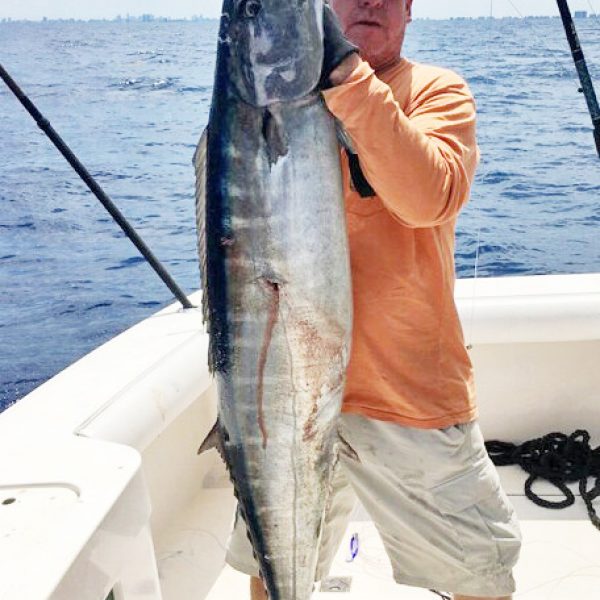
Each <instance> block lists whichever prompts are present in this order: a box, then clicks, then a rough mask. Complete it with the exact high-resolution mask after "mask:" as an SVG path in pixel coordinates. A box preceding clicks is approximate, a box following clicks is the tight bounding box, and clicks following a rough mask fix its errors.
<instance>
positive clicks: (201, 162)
mask: <svg viewBox="0 0 600 600" xmlns="http://www.w3.org/2000/svg"><path fill="white" fill-rule="evenodd" d="M207 146H208V127H206V128H205V129H204V131H203V132H202V136H201V137H200V141H199V142H198V146H197V148H196V152H194V159H193V163H194V169H195V171H196V232H197V241H198V256H199V258H200V275H201V277H202V316H203V318H204V323H208V292H207V276H206V157H207Z"/></svg>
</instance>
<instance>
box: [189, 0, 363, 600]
mask: <svg viewBox="0 0 600 600" xmlns="http://www.w3.org/2000/svg"><path fill="white" fill-rule="evenodd" d="M322 13H323V2H322V0H225V3H224V6H223V14H222V18H221V25H220V31H219V40H218V55H217V67H216V77H215V87H214V95H213V101H212V107H211V112H210V119H209V124H208V128H207V131H205V133H204V135H203V137H202V139H201V140H200V144H199V146H198V149H197V151H196V154H195V157H194V163H195V167H196V174H197V190H196V191H197V220H198V232H199V250H200V258H201V267H202V272H203V276H204V300H205V306H204V308H205V316H206V319H207V322H208V330H209V334H210V351H209V362H210V367H211V369H212V371H213V373H214V374H215V376H216V380H217V385H218V392H219V406H218V413H219V418H218V421H217V424H216V425H215V428H214V429H213V432H212V434H211V436H209V439H207V440H206V441H205V443H204V444H203V445H202V447H201V449H200V451H202V450H203V449H206V448H208V447H210V446H211V445H216V446H217V447H218V449H219V450H220V452H221V454H222V456H223V458H224V460H225V462H226V463H227V465H228V468H229V472H230V474H231V478H232V480H233V483H234V487H235V491H236V495H237V497H238V500H239V506H240V511H241V514H242V516H243V517H244V520H245V522H246V525H247V529H248V535H249V537H250V540H251V542H252V545H253V548H254V551H255V555H256V557H257V560H258V562H259V565H260V570H261V575H262V578H263V581H264V583H265V585H266V587H267V590H268V593H269V596H270V598H271V600H306V599H308V598H309V597H310V595H311V591H312V587H313V578H314V574H315V566H316V560H317V548H318V545H319V539H320V534H321V526H322V520H323V513H324V506H325V503H326V501H327V496H328V488H329V482H330V473H331V468H332V465H333V463H334V460H335V457H334V453H335V444H336V442H337V429H336V422H337V419H338V415H339V411H340V405H341V400H342V391H343V386H344V377H345V369H346V364H347V359H348V354H349V345H350V337H351V321H352V306H351V288H350V270H349V259H348V246H347V239H346V227H345V216H344V207H343V196H342V184H341V175H340V162H339V150H338V145H337V142H336V133H335V126H334V122H333V119H332V117H331V115H330V114H329V113H328V112H327V110H326V108H325V106H324V104H323V101H322V99H321V97H320V94H319V93H318V91H315V88H316V87H317V83H318V81H319V78H320V74H321V66H322V60H323V40H322V37H323V30H322Z"/></svg>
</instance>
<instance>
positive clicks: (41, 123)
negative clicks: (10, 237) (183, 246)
mask: <svg viewBox="0 0 600 600" xmlns="http://www.w3.org/2000/svg"><path fill="white" fill-rule="evenodd" d="M0 77H1V78H2V79H3V80H4V83H6V85H7V86H8V87H9V89H10V91H11V92H12V93H13V94H14V95H15V96H16V97H17V99H18V100H19V102H21V104H22V105H23V106H24V107H25V110H27V112H28V113H29V114H30V115H31V116H32V117H33V119H34V120H35V122H36V123H37V124H38V127H39V128H40V129H41V130H42V131H43V132H44V133H45V134H46V135H47V136H48V137H49V138H50V141H51V142H52V143H53V144H54V145H55V146H56V148H57V149H58V151H59V152H60V153H61V154H62V155H63V156H64V157H65V158H66V159H67V161H68V163H69V164H70V165H71V166H72V167H73V169H75V171H76V172H77V174H78V175H79V177H81V179H82V180H83V181H84V183H85V184H86V185H87V186H88V188H89V189H90V191H91V192H92V193H93V194H94V196H96V198H98V200H100V202H101V203H102V204H103V206H104V208H106V210H107V211H108V212H109V213H110V214H111V216H112V217H113V219H114V220H115V221H116V222H117V223H118V224H119V226H120V227H121V229H122V230H123V232H124V233H125V235H126V236H127V237H128V238H129V239H130V240H131V241H132V242H133V243H134V244H135V246H136V248H137V249H138V250H139V251H140V252H141V253H142V256H143V257H144V258H145V259H146V260H147V261H148V262H149V263H150V266H151V267H152V268H153V269H154V271H156V273H157V274H158V276H159V277H160V278H161V279H162V280H163V282H164V283H165V285H166V286H167V287H168V288H169V289H170V290H171V292H173V294H174V295H175V297H176V298H177V300H179V302H181V304H182V305H183V307H184V308H195V307H194V306H193V304H191V302H190V301H189V300H188V298H187V296H186V295H185V294H184V292H183V291H182V290H181V289H180V287H179V286H178V285H177V284H176V283H175V281H174V280H173V278H172V277H171V276H170V275H169V273H168V272H167V270H166V269H165V267H164V266H163V265H162V264H161V262H160V261H159V260H158V259H157V258H156V256H154V254H153V253H152V251H151V250H150V248H148V246H147V245H146V244H145V242H144V240H142V238H141V237H140V236H139V235H138V233H137V232H136V231H135V229H134V228H133V227H132V226H131V225H130V224H129V222H128V221H127V219H126V218H125V217H124V216H123V214H122V213H121V211H120V210H119V209H118V208H117V207H116V205H115V204H114V203H113V201H112V200H111V199H110V198H109V197H108V196H107V195H106V193H105V192H104V190H103V189H102V188H101V187H100V185H99V184H98V183H97V181H96V180H95V179H94V178H93V177H92V176H91V175H90V173H89V172H88V170H87V169H86V168H85V167H84V166H83V165H82V164H81V162H80V161H79V159H78V158H77V157H76V156H75V154H73V152H72V151H71V149H70V148H69V147H68V146H67V144H66V143H65V142H64V141H63V139H62V138H61V137H60V136H59V135H58V133H56V131H55V130H54V128H53V127H52V125H50V121H48V119H46V118H45V117H44V116H43V115H42V113H41V112H40V111H39V110H38V109H37V108H36V107H35V105H34V104H33V102H32V101H31V100H30V99H29V98H28V97H27V96H26V95H25V93H24V92H23V91H22V90H21V88H20V87H19V86H18V85H17V84H16V83H15V81H14V79H13V78H12V77H11V76H10V75H9V74H8V73H7V72H6V70H5V69H4V67H3V66H2V64H0Z"/></svg>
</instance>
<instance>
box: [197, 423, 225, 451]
mask: <svg viewBox="0 0 600 600" xmlns="http://www.w3.org/2000/svg"><path fill="white" fill-rule="evenodd" d="M212 448H216V449H217V450H218V451H219V453H220V452H221V430H220V426H219V420H218V419H217V421H216V422H215V424H214V425H213V427H212V429H211V430H210V432H209V434H208V435H207V436H206V439H205V440H204V441H203V442H202V444H200V448H198V452H197V454H202V453H204V452H207V451H208V450H211V449H212Z"/></svg>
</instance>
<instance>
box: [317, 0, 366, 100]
mask: <svg viewBox="0 0 600 600" xmlns="http://www.w3.org/2000/svg"><path fill="white" fill-rule="evenodd" d="M323 43H324V54H323V70H322V71H321V80H320V81H319V88H320V89H327V88H330V87H333V86H335V85H339V84H340V83H341V82H342V81H343V80H344V79H346V77H348V75H349V74H350V73H351V71H352V70H353V69H354V68H355V66H356V65H357V64H358V62H359V61H360V59H359V58H358V48H357V47H356V46H355V45H354V44H352V43H350V42H349V41H348V40H347V39H346V38H345V37H344V33H343V32H342V28H341V26H340V22H339V21H338V18H337V17H336V16H335V13H334V12H333V9H332V8H331V7H330V6H329V4H327V3H326V4H325V6H324V7H323ZM351 64H353V65H354V66H352V68H350V66H351Z"/></svg>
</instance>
